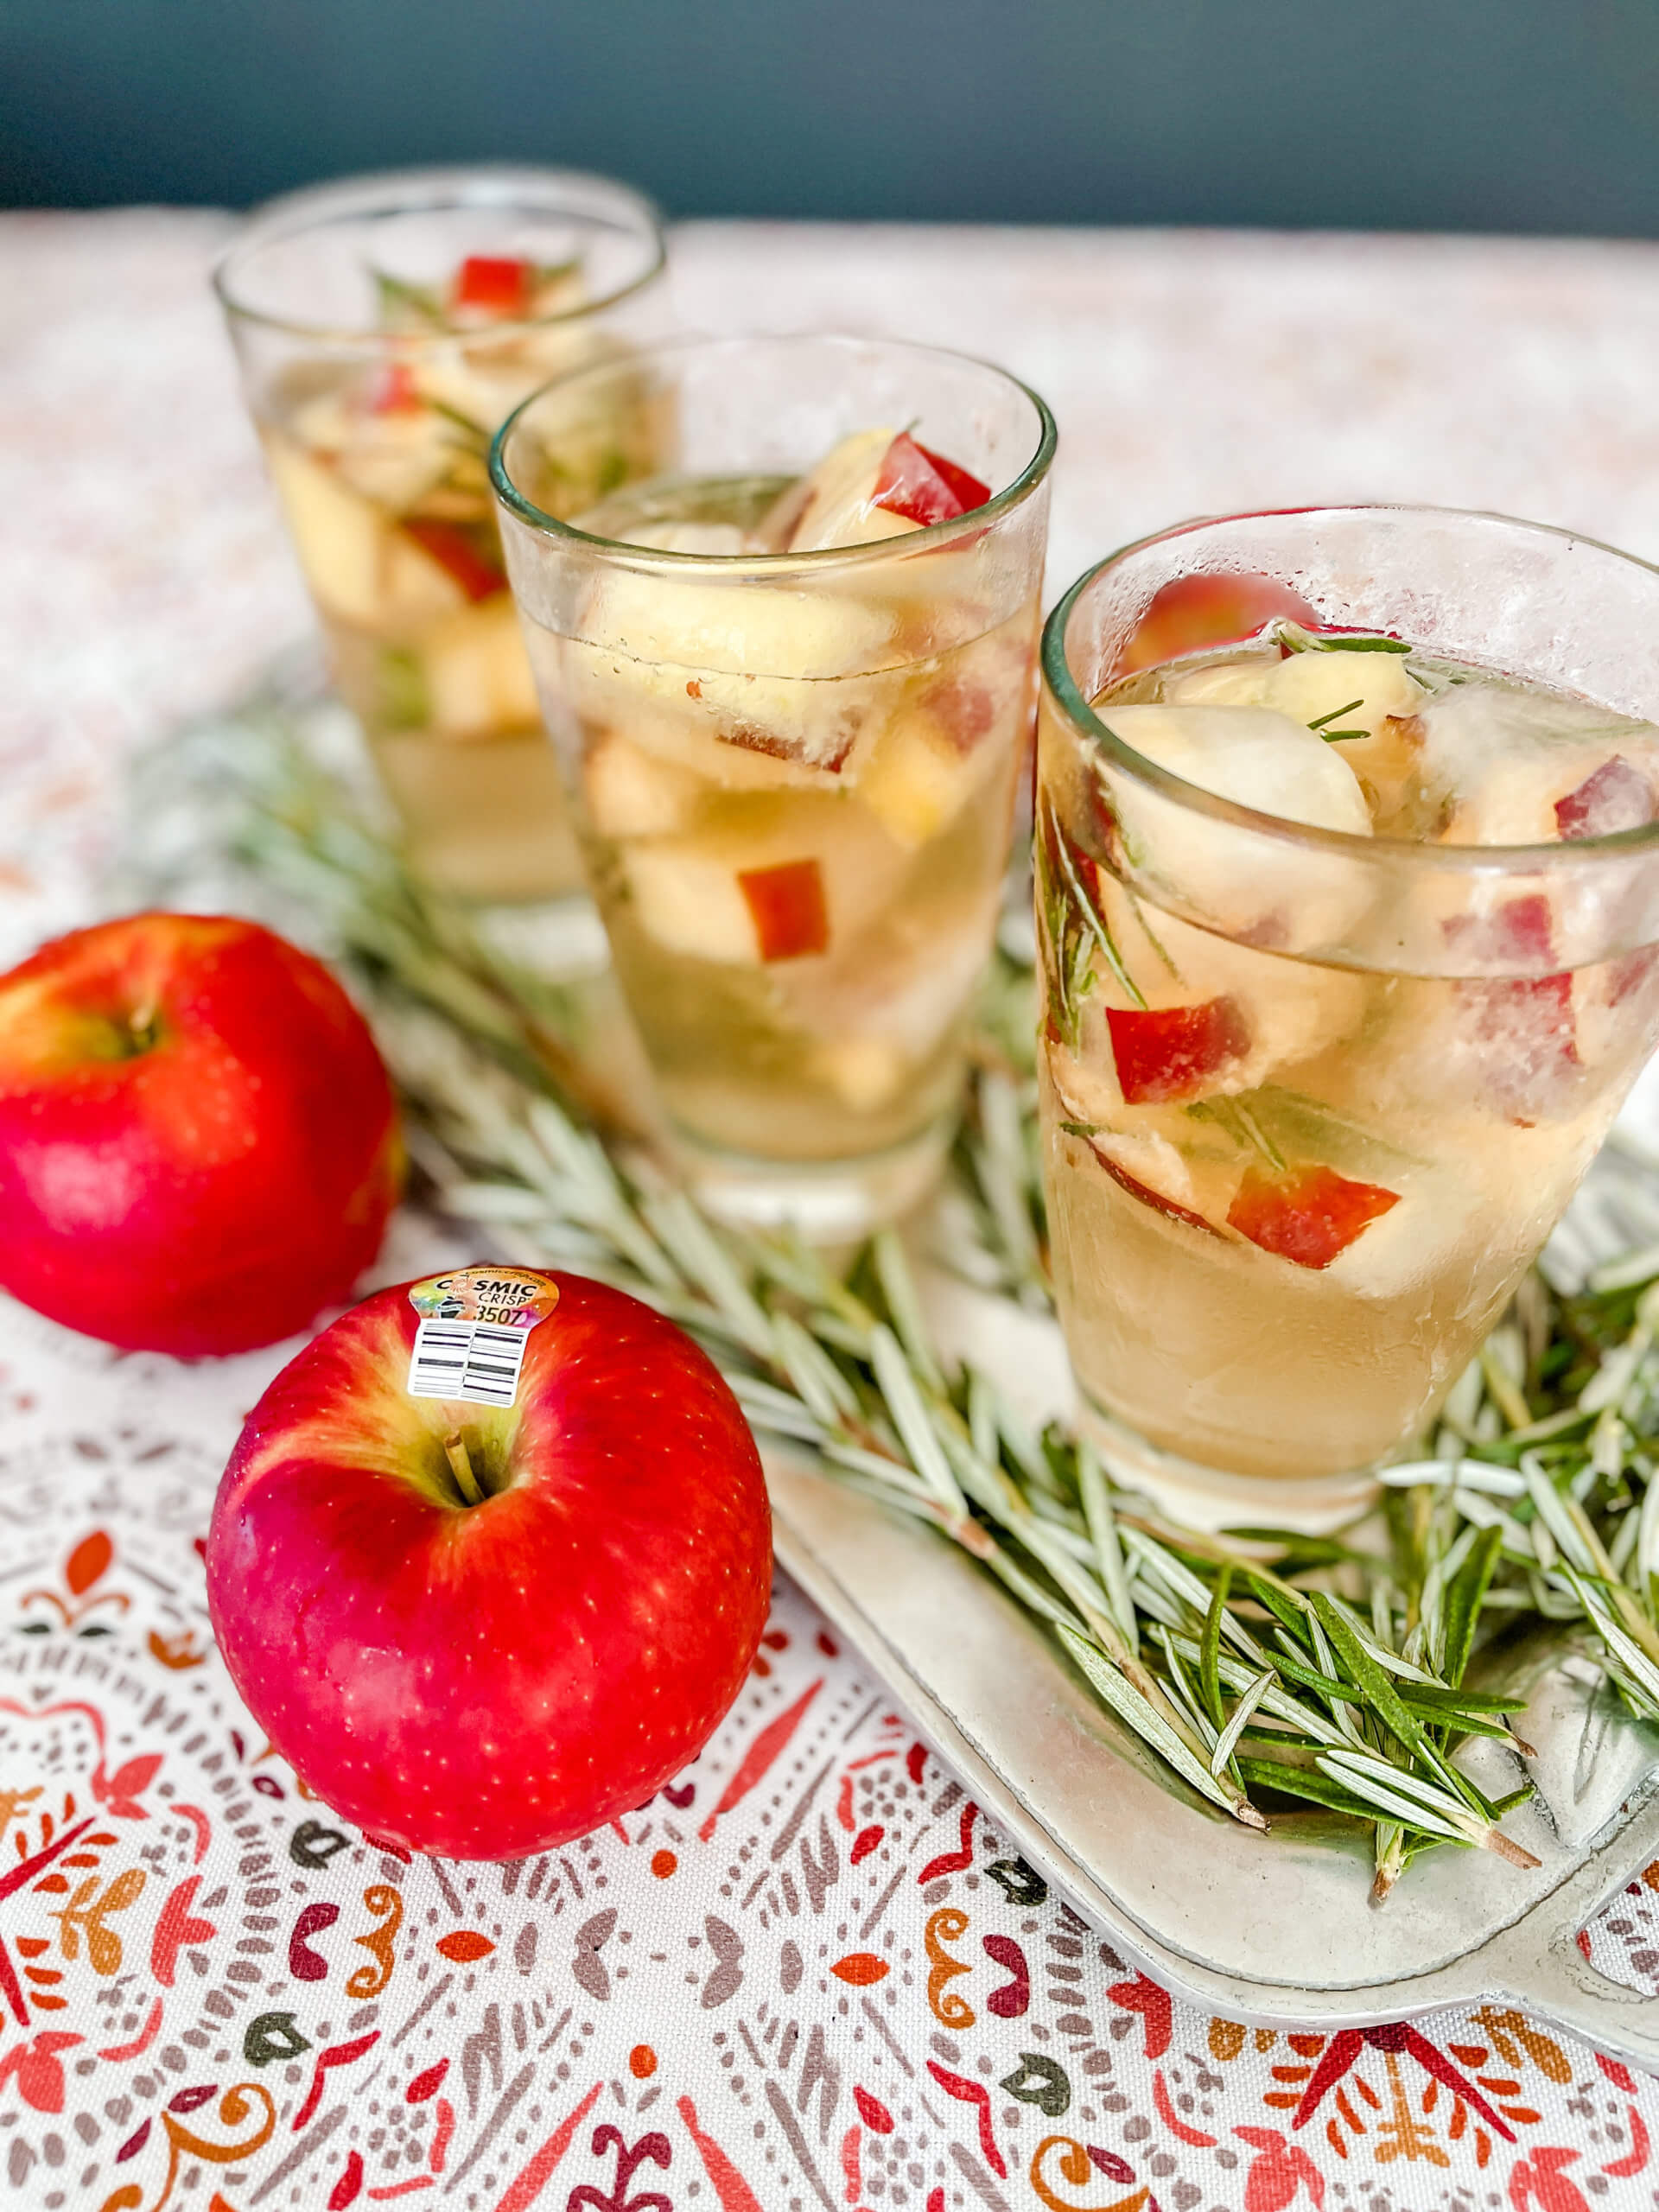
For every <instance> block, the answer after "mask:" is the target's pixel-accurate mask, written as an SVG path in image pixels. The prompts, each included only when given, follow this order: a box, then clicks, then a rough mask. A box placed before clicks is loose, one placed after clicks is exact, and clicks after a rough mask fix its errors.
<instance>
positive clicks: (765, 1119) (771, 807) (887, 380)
mask: <svg viewBox="0 0 1659 2212" xmlns="http://www.w3.org/2000/svg"><path fill="white" fill-rule="evenodd" d="M624 395H626V405H628V406H629V407H632V408H633V409H635V410H638V412H639V416H640V418H641V419H642V420H649V421H650V422H651V423H652V425H653V426H654V431H653V435H654V439H655V445H656V450H655V453H654V454H653V456H652V471H653V473H652V475H651V476H650V478H649V479H648V480H645V479H643V473H642V480H639V481H637V482H635V483H632V484H630V485H628V486H625V487H623V488H622V489H621V490H620V492H619V493H617V494H616V495H615V496H614V497H613V499H610V500H608V501H607V503H606V504H605V505H604V506H602V507H601V508H600V509H598V510H597V511H596V512H594V513H592V514H589V515H588V516H585V517H578V518H576V519H575V521H569V520H567V519H566V518H565V514H566V512H568V510H564V511H562V510H561V508H560V506H559V505H558V504H557V502H556V500H555V499H551V498H550V493H556V491H557V489H558V486H559V484H560V481H561V479H560V477H559V474H558V464H557V458H556V457H557V456H558V454H560V453H561V452H562V451H563V449H564V448H566V447H567V446H568V445H569V442H571V440H572V438H573V437H577V436H579V435H581V428H582V424H583V423H587V422H588V421H589V420H590V419H592V418H593V417H594V416H595V415H596V414H597V415H599V416H605V415H607V414H608V413H610V412H611V411H613V410H615V409H617V408H619V407H620V406H622V405H623V404H625V401H624ZM906 431H913V432H914V435H915V443H914V444H912V443H911V442H910V441H909V439H908V438H907V437H901V436H900V435H899V434H900V433H902V432H906ZM901 446H902V447H903V448H905V449H906V451H907V452H908V453H909V454H911V455H912V456H915V455H918V454H919V455H921V456H922V461H918V462H917V466H918V468H919V467H922V465H923V462H925V464H926V467H927V468H928V469H929V470H930V471H931V467H932V465H933V462H934V461H937V460H938V458H939V457H940V456H943V457H944V467H945V470H946V474H947V475H949V476H950V477H951V480H952V481H957V480H963V481H965V480H966V475H965V474H964V473H969V474H971V477H972V478H973V479H974V480H976V482H975V484H974V486H973V489H972V491H971V492H969V493H966V494H964V496H966V497H968V498H969V499H976V501H977V503H976V504H975V505H972V507H971V509H970V510H969V511H964V512H958V513H957V514H956V515H955V517H954V518H950V519H942V520H938V521H936V522H933V523H931V524H926V525H925V526H912V524H909V523H906V522H904V521H900V520H898V519H895V517H894V515H893V512H891V511H890V510H887V509H881V510H880V511H878V510H877V509H875V508H874V507H868V506H867V505H866V504H865V503H864V502H863V500H862V499H861V498H859V497H857V496H855V494H854V493H851V492H849V491H848V488H847V487H848V486H849V484H850V483H851V482H852V480H853V478H854V477H855V476H857V474H858V471H859V469H860V468H865V467H868V474H869V476H870V479H871V480H872V481H874V480H875V477H876V474H877V472H876V469H875V467H874V463H872V462H870V461H869V456H870V455H872V454H875V455H880V454H882V453H883V452H884V451H886V450H887V449H888V448H889V447H891V448H893V449H895V450H896V449H897V448H899V447H901ZM1053 450H1054V429H1053V424H1052V420H1051V418H1050V416H1049V414H1048V410H1046V407H1045V406H1044V405H1043V403H1042V402H1041V400H1039V398H1037V397H1036V396H1035V395H1034V394H1033V393H1032V392H1030V391H1027V390H1026V388H1025V387H1024V386H1023V385H1020V384H1018V383H1016V382H1015V381H1014V379H1013V378H1011V377H1008V376H1007V375H1005V374H1003V373H1002V372H1001V371H1000V370H997V369H995V368H991V367H988V366H987V365H985V364H983V363H982V362H979V361H974V360H969V359H965V358H963V357H961V356H958V355H956V354H951V353H941V352H938V351H935V350H932V349H931V348H928V347H924V346H908V345H899V344H891V343H887V342H884V341H878V340H866V339H859V338H840V337H791V338H749V339H738V340H690V341H686V342H683V343H679V344H675V345H670V346H661V347H658V348H656V349H654V350H652V351H651V352H648V353H641V354H639V355H637V356H635V357H634V358H633V359H632V360H628V361H624V362H620V363H613V364H608V365H601V366H598V367H595V368H593V369H589V370H587V371H584V372H581V373H580V374H577V375H575V376H572V377H569V378H564V379H563V380H561V381H560V382H559V383H557V384H556V385H552V386H550V388H549V389H548V390H547V391H543V392H542V393H540V394H539V395H537V397H535V398H534V399H532V400H531V401H530V402H529V403H528V404H526V405H525V406H524V408H523V409H521V410H520V411H519V412H518V414H517V415H515V416H513V417H512V419H511V421H509V422H508V423H506V424H505V427H504V429H503V430H502V432H501V435H500V436H499V439H498V440H497V442H496V448H495V454H494V460H493V474H494V478H495V484H496V489H497V492H498V493H499V498H500V500H501V505H502V512H503V518H504V519H503V540H504V543H505V549H506V556H507V567H508V573H509V575H511V577H512V587H513V591H514V593H515V594H516V596H517V598H518V604H519V609H520V612H521V613H522V614H523V615H524V620H525V625H526V634H527V636H528V638H529V640H530V646H531V662H532V664H533V665H534V668H535V671H536V677H537V686H538V688H539V690H540V692H541V697H542V704H543V711H544V713H545V715H546V718H547V722H548V727H549V728H550V731H551V733H552V735H553V738H554V740H555V742H556V746H557V748H558V751H559V753H560V756H561V758H562V759H563V762H564V766H565V769H566V772H567V775H568V778H569V785H570V789H571V792H572V795H573V800H574V804H575V813H576V817H577V824H578V829H579V832H580V834H581V836H582V840H583V843H584V846H585V849H586V856H587V861H588V871H589V875H590V880H591V881H592V884H593V887H594V896H595V898H596V899H597V900H598V904H599V907H600V911H601V914H602V915H603V917H604V919H605V924H606V927H607V930H608V931H609V933H610V940H611V950H612V954H613V959H614V962H615V967H616V972H617V976H618V978H619V980H620V984H621V987H622V990H623V992H624V994H625V995H626V999H627V1001H628V1004H629V1007H630V1008H631V1011H632V1014H633V1017H634V1020H635V1021H636V1023H637V1025H638V1027H639V1033H640V1036H641V1038H642V1039H643V1041H644V1044H645V1051H646V1053H647V1055H648V1057H649V1058H650V1060H651V1062H652V1067H653V1070H654V1071H655V1075H656V1078H657V1083H658V1090H659V1092H660V1096H661V1100H662V1103H663V1105H664V1110H665V1114H666V1117H667V1120H668V1122H670V1124H671V1131H672V1136H673V1139H674V1141H675V1143H676V1145H677V1150H678V1152H679V1154H680V1158H681V1163H682V1166H683V1171H684V1173H685V1174H686V1176H687V1178H688V1179H689V1180H690V1182H691V1183H692V1184H693V1185H694V1186H695V1187H696V1189H697V1191H698V1192H699V1193H700V1195H701V1196H702V1198H703V1199H704V1200H705V1202H707V1203H708V1204H709V1205H712V1206H714V1207H715V1208H716V1209H717V1210H719V1211H723V1212H724V1213H725V1214H726V1215H727V1216H728V1217H729V1218H734V1219H742V1220H748V1221H775V1220H782V1219H788V1220H791V1221H793V1222H795V1223H797V1224H798V1225H799V1226H801V1227H802V1228H803V1229H804V1230H805V1231H807V1232H808V1233H810V1234H813V1235H817V1236H823V1237H836V1236H853V1235H856V1234H858V1233H860V1232H861V1230H863V1229H864V1228H866V1227H868V1224H870V1223H871V1222H872V1221H874V1220H878V1219H880V1218H883V1217H887V1216H890V1215H892V1214H893V1213H895V1212H897V1211H901V1210H902V1209H903V1208H904V1207H906V1205H909V1204H911V1203H912V1201H914V1200H915V1199H916V1198H918V1196H919V1195H920V1194H921V1192H923V1191H925V1189H926V1187H927V1186H928V1185H929V1184H930V1183H931V1180H932V1179H933V1177H934V1175H935V1174H936V1173H937V1171H938V1166H939V1163H940V1161H941V1160H942V1158H943V1155H944V1150H945V1147H946V1146H947V1145H948V1143H949V1140H950V1131H951V1128H952V1126H953V1122H954V1118H955V1116H956V1113H957V1104H958V1098H959V1093H960V1088H961V1080H962V1071H963V1029H964V1024H965V1021H966V1018H967V1014H968V1011H969V1004H970V1001H971V999H972V996H973V993H974V989H975V985H976V979H977V977H978V976H979V973H980V970H981V969H982V966H983V964H984V962H985V959H986V957H987V954H988V950H989V946H990V943H991V937H992V932H993V930H994V928H995V920H996V913H997V906H998V900H999V897H1000V894H1001V882H1002V877H1003V872H1004V869H1005V868H1006V865H1007V856H1008V849H1009V843H1010V837H1011V831H1012V823H1013V820H1014V803H1015V798H1016V791H1017V785H1018V780H1019V777H1020V770H1021V766H1022V764H1023V763H1024V762H1025V760H1026V759H1027V746H1028V742H1029V733H1030V728H1031V721H1032V715H1033V702H1034V693H1035V656H1036V641H1037V630H1038V624H1039V591H1040V588H1041V582H1042V568H1043V546H1044V536H1045V529H1046V518H1047V475H1048V468H1049V463H1050V461H1051V459H1052V454H1053ZM832 453H833V454H836V460H835V461H833V462H832V463H831V464H830V466H829V470H828V473H827V474H821V475H820V476H817V477H814V479H813V485H815V486H817V490H816V492H815V493H814V495H813V503H812V504H811V505H809V506H805V507H804V506H803V505H802V504H801V502H802V499H804V495H805V493H807V492H808V491H809V490H811V489H812V486H805V485H802V484H801V482H800V480H801V479H802V477H803V474H804V472H810V471H812V470H813V469H814V467H815V464H817V463H819V462H820V461H823V460H824V458H825V456H827V455H830V454H832ZM849 472H850V473H849ZM941 482H942V480H941V479H938V478H931V483H932V485H933V488H934V489H936V490H937V489H938V487H939V485H940V483H941ZM866 488H867V489H868V486H867V487H866ZM946 504H947V505H949V504H953V503H952V502H946ZM921 512H931V510H930V509H929V508H927V506H926V505H925V502H924V503H923V505H922V508H921ZM849 533H850V534H851V535H852V536H853V537H855V539H858V540H859V542H850V543H849V542H846V540H847V537H848V535H849ZM861 533H862V536H861ZM803 535H806V536H809V537H812V538H813V540H814V542H815V543H817V550H792V551H757V550H754V548H755V546H756V545H757V543H760V544H766V543H777V542H779V539H780V538H781V539H782V540H784V541H785V542H789V543H795V544H797V545H798V544H799V542H800V539H801V537H802V536H803ZM825 537H828V538H829V539H830V540H831V541H832V542H831V543H828V544H824V543H822V540H823V538H825Z"/></svg>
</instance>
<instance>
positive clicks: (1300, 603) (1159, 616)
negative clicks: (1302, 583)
mask: <svg viewBox="0 0 1659 2212" xmlns="http://www.w3.org/2000/svg"><path fill="white" fill-rule="evenodd" d="M1280 616H1282V617H1284V618H1285V619H1287V620H1289V621H1292V622H1302V623H1306V626H1308V628H1309V629H1312V630H1316V629H1318V627H1319V616H1318V614H1317V613H1315V612H1314V610H1313V608H1312V607H1310V606H1309V605H1308V603H1307V601H1306V600H1305V599H1304V598H1302V597H1301V595H1300V593H1297V592H1294V591H1293V590H1292V589H1291V588H1290V586H1289V585H1288V584H1281V583H1280V582H1277V581H1276V579H1275V578H1274V577H1272V576H1253V575H1213V576H1176V577H1174V578H1173V580H1172V581H1171V582H1168V583H1166V584H1165V585H1164V586H1163V587H1162V588H1161V589H1160V590H1158V591H1155V592H1154V594H1153V595H1152V601H1151V604H1150V605H1149V606H1148V607H1147V611H1146V613H1144V614H1143V615H1142V616H1141V620H1140V621H1139V622H1138V623H1137V624H1136V625H1135V629H1134V631H1133V632H1131V634H1130V636H1129V637H1128V639H1127V640H1126V641H1125V643H1124V645H1123V646H1122V649H1121V651H1120V652H1119V653H1118V656H1117V661H1116V665H1115V666H1114V668H1113V670H1112V673H1113V675H1114V676H1115V677H1116V676H1128V675H1131V674H1133V672H1134V671H1135V670H1136V669H1137V668H1156V667H1157V666H1158V664H1159V663H1160V661H1166V660H1173V659H1175V658H1177V656H1178V655H1179V654H1181V653H1192V652H1199V651H1200V650H1201V649H1202V648H1203V647H1204V646H1205V645H1237V644H1240V643H1241V642H1242V641H1243V639H1246V638H1253V637H1255V634H1256V632H1258V631H1259V630H1261V629H1262V628H1263V627H1264V626H1266V625H1267V624H1268V623H1269V622H1271V621H1273V620H1274V619H1275V617H1280Z"/></svg>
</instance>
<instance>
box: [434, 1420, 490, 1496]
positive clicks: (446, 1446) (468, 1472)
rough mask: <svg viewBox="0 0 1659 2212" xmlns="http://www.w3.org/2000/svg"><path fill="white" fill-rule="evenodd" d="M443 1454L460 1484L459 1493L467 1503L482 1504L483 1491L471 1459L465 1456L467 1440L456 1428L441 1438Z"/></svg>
mask: <svg viewBox="0 0 1659 2212" xmlns="http://www.w3.org/2000/svg"><path fill="white" fill-rule="evenodd" d="M443 1456H444V1458H445V1459H448V1462H449V1471H450V1472H451V1473H452V1474H453V1475H454V1478H455V1480H456V1481H457V1482H458V1483H459V1484H461V1496H462V1497H464V1498H465V1499H466V1501H467V1504H468V1505H482V1504H483V1503H484V1493H483V1491H481V1490H480V1488H479V1483H478V1477H477V1476H476V1475H475V1474H474V1472H473V1463H472V1460H471V1459H469V1458H468V1457H467V1440H466V1438H465V1437H464V1436H463V1435H462V1434H461V1431H460V1430H459V1429H458V1428H452V1429H451V1430H450V1432H449V1433H448V1436H446V1437H445V1438H444V1440H443Z"/></svg>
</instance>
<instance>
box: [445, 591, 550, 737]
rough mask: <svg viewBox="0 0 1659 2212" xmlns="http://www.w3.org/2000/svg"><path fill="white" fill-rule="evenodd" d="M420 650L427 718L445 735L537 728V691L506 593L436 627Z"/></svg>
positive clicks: (463, 610)
mask: <svg viewBox="0 0 1659 2212" xmlns="http://www.w3.org/2000/svg"><path fill="white" fill-rule="evenodd" d="M423 652H424V657H425V661H426V683H427V696H428V699H429V704H430V711H431V719H432V721H433V724H434V726H435V728H438V729H440V730H442V732H443V734H445V735H446V736H448V737H457V738H480V737H494V736H497V735H499V734H500V733H501V732H502V731H503V730H508V729H524V728H534V727H535V726H536V724H537V721H538V719H539V715H538V710H537V702H536V687H535V684H534V683H532V681H531V673H530V663H529V661H528V660H527V659H526V658H525V655H524V639H523V638H522V636H521V635H520V634H519V629H518V616H517V614H516V613H514V612H513V606H512V601H511V600H510V599H509V598H507V597H506V595H505V594H501V595H500V596H499V597H498V598H496V599H493V600H489V601H486V602H484V603H483V604H482V605H480V606H479V607H463V608H461V609H460V610H459V611H458V612H457V613H454V614H452V615H451V616H450V617H449V618H448V620H447V621H444V622H441V623H439V624H438V625H436V626H435V628H434V629H433V630H432V631H431V632H429V635H428V636H427V638H426V639H425V640H424V643H423Z"/></svg>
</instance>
